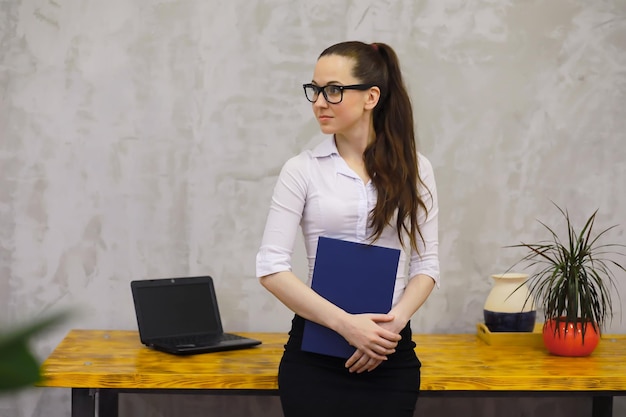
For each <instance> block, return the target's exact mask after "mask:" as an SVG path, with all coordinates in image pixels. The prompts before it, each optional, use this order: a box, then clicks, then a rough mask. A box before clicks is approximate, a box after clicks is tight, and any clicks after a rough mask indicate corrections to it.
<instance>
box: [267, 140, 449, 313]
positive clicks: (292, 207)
mask: <svg viewBox="0 0 626 417" xmlns="http://www.w3.org/2000/svg"><path fill="white" fill-rule="evenodd" d="M418 167H419V173H420V178H421V179H422V181H423V183H424V185H425V186H426V188H424V187H422V188H423V189H420V196H421V198H422V200H423V201H424V202H425V203H426V207H427V208H428V213H427V214H426V213H425V212H424V210H420V213H418V223H419V227H420V231H421V233H422V238H423V239H422V238H420V237H419V236H417V243H418V252H416V251H414V250H411V248H410V241H409V239H408V236H407V237H404V238H403V241H404V247H402V245H401V244H400V240H399V239H398V235H397V232H396V227H395V222H393V221H392V223H393V226H388V227H387V228H385V229H384V231H383V233H382V235H381V236H380V237H379V238H378V240H376V242H374V244H375V245H377V246H384V247H388V248H394V249H400V250H401V252H400V262H399V265H398V272H397V274H396V285H395V289H394V295H393V304H394V305H395V304H396V303H397V301H398V300H399V298H400V296H401V295H402V293H403V291H404V288H405V286H406V283H407V282H408V279H410V278H412V277H414V276H416V275H418V274H425V275H428V276H430V277H431V278H432V279H433V280H434V281H435V282H436V283H437V285H439V256H438V212H439V207H438V203H437V189H436V186H435V177H434V173H433V168H432V165H431V164H430V162H429V161H428V159H426V157H424V156H423V155H421V154H419V153H418ZM375 205H376V189H375V188H374V185H373V184H372V182H371V181H368V182H367V184H365V183H363V180H362V179H361V178H360V177H359V176H358V175H357V174H356V173H355V172H354V171H353V170H352V169H350V168H349V167H348V165H347V164H346V162H345V161H344V160H343V158H342V157H341V156H340V155H339V153H338V151H337V146H336V144H335V141H334V138H333V137H332V136H326V137H325V140H324V141H323V142H322V143H320V144H319V145H318V146H317V147H316V148H314V149H313V150H312V151H311V150H307V151H304V152H302V153H300V154H299V155H297V156H295V157H293V158H291V159H289V160H288V161H287V162H286V163H285V165H284V166H283V168H282V170H281V172H280V175H279V177H278V182H277V183H276V186H275V188H274V195H273V197H272V202H271V205H270V210H269V214H268V217H267V223H266V225H265V232H264V234H263V240H262V243H261V247H260V249H259V252H258V254H257V257H256V274H257V276H258V277H262V276H265V275H269V274H273V273H276V272H281V271H291V256H292V253H293V248H294V241H295V238H296V234H297V229H298V226H301V227H302V234H303V236H304V243H305V248H306V253H307V258H308V265H309V274H308V280H307V282H308V284H309V285H311V278H312V276H313V266H314V265H315V253H316V250H317V239H318V237H320V236H326V237H330V238H335V239H343V240H348V241H352V242H358V243H371V242H370V241H369V239H368V238H369V237H370V235H371V230H370V228H369V227H368V216H369V213H370V211H371V210H372V209H373V208H374V206H375ZM405 233H406V232H405ZM408 253H410V255H408V256H407V254H408ZM407 261H408V262H407Z"/></svg>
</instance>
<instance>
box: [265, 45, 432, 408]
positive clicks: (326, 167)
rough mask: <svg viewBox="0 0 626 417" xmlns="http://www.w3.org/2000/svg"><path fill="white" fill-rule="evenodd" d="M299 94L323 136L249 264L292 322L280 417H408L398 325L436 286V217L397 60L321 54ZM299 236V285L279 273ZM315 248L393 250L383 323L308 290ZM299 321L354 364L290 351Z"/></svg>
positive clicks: (409, 381)
mask: <svg viewBox="0 0 626 417" xmlns="http://www.w3.org/2000/svg"><path fill="white" fill-rule="evenodd" d="M304 91H305V94H306V98H307V99H308V100H309V101H310V102H311V103H312V107H313V113H314V114H315V117H316V118H317V120H318V122H319V125H320V129H321V131H322V133H324V134H326V135H328V136H327V137H326V138H325V139H324V140H323V142H322V143H321V144H320V145H318V146H317V147H316V148H315V149H313V150H312V151H305V152H302V153H301V154H300V155H298V156H296V157H294V158H291V159H290V160H289V161H287V163H286V164H285V165H284V167H283V169H282V171H281V173H280V176H279V179H278V182H277V184H276V187H275V189H274V195H273V198H272V203H271V206H270V211H269V215H268V219H267V224H266V228H265V233H264V235H263V241H262V244H261V248H260V250H259V253H258V254H257V275H258V276H259V277H260V281H261V283H262V285H263V286H265V288H267V289H268V290H269V291H270V292H271V293H272V294H274V295H275V296H276V297H277V298H278V299H279V300H280V301H281V302H282V303H284V304H285V305H286V306H287V307H288V308H290V309H291V310H292V311H294V313H295V317H294V319H293V321H292V328H291V331H290V333H289V335H290V337H289V341H288V343H287V345H286V346H285V352H284V354H283V358H282V360H281V364H280V368H279V378H278V382H279V391H280V398H281V404H282V407H283V411H284V413H285V416H286V417H291V416H298V417H302V416H309V415H310V416H316V417H319V416H335V415H336V416H369V415H371V416H377V417H380V416H407V417H408V416H413V412H414V409H415V404H416V401H417V396H418V392H419V384H420V366H421V364H420V362H419V360H418V359H417V357H416V355H415V352H414V347H415V344H414V343H413V342H412V340H411V327H410V322H409V319H410V318H411V316H412V315H413V314H414V313H415V312H416V311H417V310H418V309H419V308H420V306H421V305H422V304H423V303H424V301H425V300H426V298H427V297H428V296H429V294H430V293H431V291H432V289H433V287H434V286H435V284H438V280H439V261H438V253H437V246H438V237H437V233H438V232H437V214H438V206H437V194H436V188H435V180H434V176H433V170H432V167H431V165H430V163H429V162H428V160H427V159H426V158H425V157H423V156H422V155H421V154H418V153H417V151H416V147H415V137H414V131H413V115H412V109H411V103H410V100H409V97H408V94H407V92H406V88H405V86H404V82H403V80H402V75H401V72H400V66H399V63H398V59H397V56H396V54H395V52H394V51H393V49H392V48H391V47H389V46H388V45H386V44H383V43H374V44H365V43H362V42H343V43H339V44H336V45H333V46H331V47H329V48H327V49H326V50H325V51H324V52H322V54H321V55H320V57H319V58H318V60H317V63H316V65H315V70H314V73H313V80H312V81H311V83H308V84H305V85H304ZM299 225H300V226H301V227H302V232H303V235H304V239H305V246H306V251H307V256H308V259H309V276H308V284H305V283H304V282H303V281H301V280H300V279H299V278H298V277H296V276H295V275H294V274H293V273H292V272H291V253H292V251H293V246H294V240H295V236H296V232H297V228H298V226H299ZM320 236H326V237H330V238H337V239H343V240H349V241H353V242H361V243H372V244H376V245H378V246H385V247H390V248H396V249H401V250H402V252H401V255H400V263H399V266H398V273H397V279H396V285H395V289H394V295H393V302H392V308H391V310H390V311H389V312H388V313H387V314H349V313H347V312H345V311H344V310H342V309H340V308H339V307H337V306H335V305H333V304H332V303H330V302H329V301H327V300H325V299H324V298H322V297H321V296H319V295H318V294H316V293H315V292H314V291H313V290H312V289H311V288H310V282H311V276H312V271H313V265H314V264H315V253H316V248H317V240H318V238H319V237H320ZM304 319H307V320H311V321H313V322H316V323H319V324H321V325H323V326H326V327H328V328H330V329H332V330H334V331H336V332H337V333H339V334H340V335H341V336H343V337H344V338H345V339H346V340H347V341H348V342H349V343H350V345H352V346H353V347H354V348H355V349H356V351H355V353H354V354H353V355H352V357H350V358H349V359H348V360H347V361H345V360H344V359H340V358H335V357H330V356H325V355H319V354H314V353H309V352H304V351H302V350H301V349H300V347H301V342H302V332H303V327H304Z"/></svg>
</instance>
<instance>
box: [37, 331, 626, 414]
mask: <svg viewBox="0 0 626 417" xmlns="http://www.w3.org/2000/svg"><path fill="white" fill-rule="evenodd" d="M241 334H242V335H245V336H249V337H252V338H255V339H259V340H262V341H263V344H262V345H260V346H258V347H255V348H252V349H245V350H235V351H228V352H220V353H209V354H202V355H195V356H182V357H181V356H173V355H169V354H166V353H161V352H157V351H153V350H151V349H148V348H146V347H144V346H143V345H141V343H140V342H139V336H138V334H137V332H136V331H127V330H72V331H70V332H69V333H68V335H67V336H66V337H65V339H63V341H62V342H61V343H60V344H59V346H58V347H57V348H56V349H55V350H54V352H52V354H51V355H50V357H48V359H46V361H45V362H44V363H43V367H42V370H43V376H44V378H45V379H44V381H43V382H41V383H40V384H39V386H41V387H63V388H71V389H72V416H73V417H92V416H94V415H95V411H96V410H95V409H96V401H95V399H96V397H97V398H98V401H97V404H98V410H99V416H101V417H116V416H117V415H118V411H117V408H118V404H117V400H118V394H119V393H128V392H136V393H170V394H171V393H198V394H200V393H202V394H207V393H218V394H224V393H236V394H246V393H247V394H254V395H259V394H270V395H276V394H277V389H278V386H277V370H278V363H279V361H280V357H281V355H282V352H283V345H284V343H285V342H286V339H287V336H286V335H285V334H283V333H241ZM413 339H414V340H415V342H416V343H417V347H416V352H417V354H418V356H419V358H420V360H421V361H422V363H423V367H422V383H421V394H420V395H421V396H451V397H455V396H457V397H458V396H482V397H498V396H589V397H593V411H592V413H593V414H592V415H593V416H594V417H609V416H611V415H612V409H613V397H614V396H618V395H619V396H621V395H626V335H605V336H604V337H603V339H602V341H601V342H600V344H599V346H598V348H597V349H596V351H595V352H594V353H593V354H592V355H591V356H589V357H586V358H563V357H557V356H552V355H550V354H548V353H547V351H546V350H545V349H544V348H541V347H528V346H489V345H486V344H485V343H484V342H482V341H481V340H479V339H478V338H477V337H476V335H474V334H451V335H442V334H418V335H414V337H413Z"/></svg>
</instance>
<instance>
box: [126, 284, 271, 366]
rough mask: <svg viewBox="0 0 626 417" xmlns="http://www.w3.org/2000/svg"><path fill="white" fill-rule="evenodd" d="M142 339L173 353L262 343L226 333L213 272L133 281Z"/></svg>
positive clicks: (134, 299) (152, 345)
mask: <svg viewBox="0 0 626 417" xmlns="http://www.w3.org/2000/svg"><path fill="white" fill-rule="evenodd" d="M130 286H131V290H132V294H133V302H134V304H135V314H136V315H137V326H138V328H139V337H140V339H141V343H143V344H144V345H146V346H148V347H151V348H153V349H156V350H160V351H163V352H167V353H172V354H174V355H191V354H196V353H206V352H219V351H224V350H231V349H243V348H249V347H252V346H256V345H259V344H261V341H260V340H255V339H251V338H247V337H243V336H239V335H235V334H231V333H224V331H223V329H222V320H221V318H220V312H219V308H218V306H217V297H216V295H215V287H214V286H213V279H212V278H211V277H210V276H202V277H185V278H161V279H149V280H137V281H132V282H131V283H130Z"/></svg>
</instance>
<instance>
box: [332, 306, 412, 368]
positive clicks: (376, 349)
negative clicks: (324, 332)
mask: <svg viewBox="0 0 626 417" xmlns="http://www.w3.org/2000/svg"><path fill="white" fill-rule="evenodd" d="M393 319H394V316H392V315H390V314H373V313H366V314H350V315H349V316H348V318H347V320H345V321H344V322H343V324H342V326H341V328H339V329H338V330H337V332H338V333H339V334H341V335H342V336H343V337H344V338H345V339H346V340H347V341H348V343H350V345H352V346H354V347H355V348H356V349H357V350H360V351H361V352H363V353H365V354H366V355H367V356H369V357H370V358H372V359H377V360H383V361H384V360H387V355H390V354H392V353H393V352H395V348H396V346H397V345H398V342H399V341H400V339H401V336H400V335H399V334H397V333H393V332H392V331H390V330H387V329H385V328H383V327H381V326H379V325H378V323H385V322H389V321H392V320H393Z"/></svg>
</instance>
